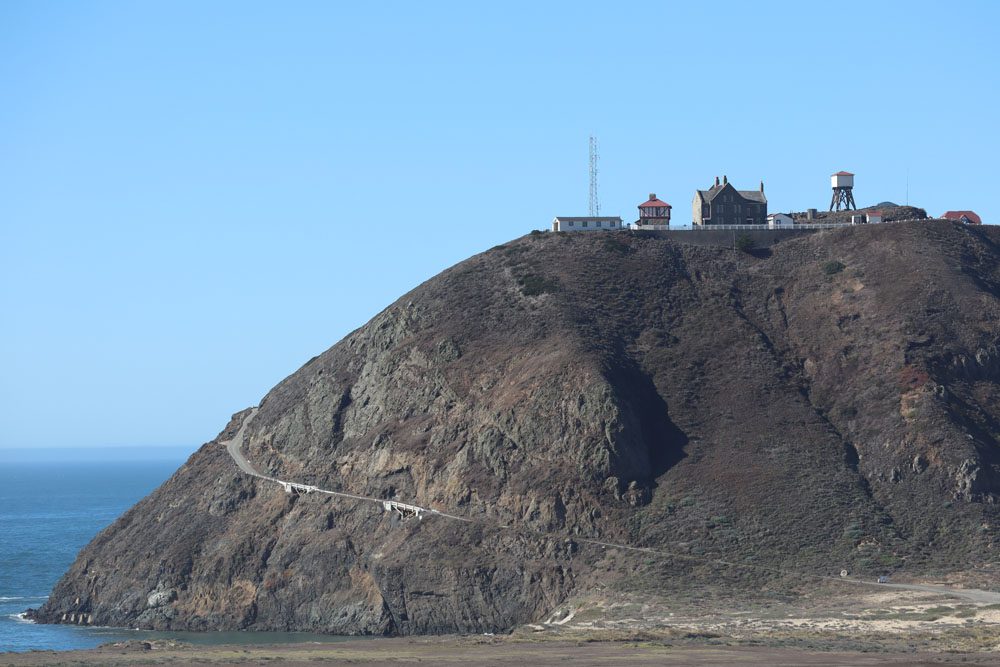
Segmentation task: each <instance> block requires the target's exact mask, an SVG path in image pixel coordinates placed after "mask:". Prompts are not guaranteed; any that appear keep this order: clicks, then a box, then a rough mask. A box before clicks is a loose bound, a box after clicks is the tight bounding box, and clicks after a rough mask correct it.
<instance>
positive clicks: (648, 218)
mask: <svg viewBox="0 0 1000 667" xmlns="http://www.w3.org/2000/svg"><path fill="white" fill-rule="evenodd" d="M671 208H673V207H672V206H671V205H670V204H668V203H667V202H665V201H660V200H659V199H657V198H656V193H655V192H651V193H649V199H648V200H647V201H644V202H643V203H641V204H639V220H638V221H637V222H636V224H637V225H669V224H670V209H671Z"/></svg>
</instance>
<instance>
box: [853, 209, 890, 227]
mask: <svg viewBox="0 0 1000 667" xmlns="http://www.w3.org/2000/svg"><path fill="white" fill-rule="evenodd" d="M880 222H882V211H868V212H867V213H855V214H854V215H852V216H851V224H852V225H877V224H879V223H880Z"/></svg>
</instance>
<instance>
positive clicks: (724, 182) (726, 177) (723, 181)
mask: <svg viewBox="0 0 1000 667" xmlns="http://www.w3.org/2000/svg"><path fill="white" fill-rule="evenodd" d="M722 184H723V185H729V177H728V176H723V177H722Z"/></svg>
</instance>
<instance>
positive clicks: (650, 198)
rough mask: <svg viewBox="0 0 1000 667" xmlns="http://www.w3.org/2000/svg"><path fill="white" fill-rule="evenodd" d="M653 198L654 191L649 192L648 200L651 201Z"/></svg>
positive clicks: (654, 197) (654, 196)
mask: <svg viewBox="0 0 1000 667" xmlns="http://www.w3.org/2000/svg"><path fill="white" fill-rule="evenodd" d="M654 199H656V193H655V192H650V193H649V201H653V200H654Z"/></svg>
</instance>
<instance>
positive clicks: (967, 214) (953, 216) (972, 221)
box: [941, 211, 983, 225]
mask: <svg viewBox="0 0 1000 667" xmlns="http://www.w3.org/2000/svg"><path fill="white" fill-rule="evenodd" d="M941 217H942V218H944V219H945V220H954V221H955V222H961V223H963V224H966V225H981V224H983V220H982V218H980V217H979V216H978V215H977V214H976V212H975V211H945V212H944V213H943V214H942V215H941Z"/></svg>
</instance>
